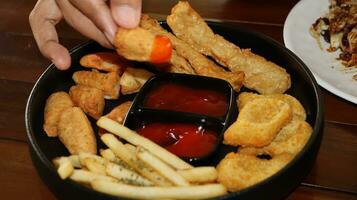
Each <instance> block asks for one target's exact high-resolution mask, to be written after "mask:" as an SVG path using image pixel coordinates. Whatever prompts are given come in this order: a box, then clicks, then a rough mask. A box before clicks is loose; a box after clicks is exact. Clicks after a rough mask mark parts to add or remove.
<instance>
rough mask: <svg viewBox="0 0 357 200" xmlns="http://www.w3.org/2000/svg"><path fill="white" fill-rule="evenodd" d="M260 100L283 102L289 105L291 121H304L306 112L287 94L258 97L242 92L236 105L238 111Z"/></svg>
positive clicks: (297, 101)
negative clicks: (249, 103) (269, 99)
mask: <svg viewBox="0 0 357 200" xmlns="http://www.w3.org/2000/svg"><path fill="white" fill-rule="evenodd" d="M260 98H273V99H278V100H282V101H285V102H286V103H287V104H289V105H290V107H291V109H292V110H293V119H298V120H303V121H304V120H305V119H306V112H305V109H304V107H303V106H302V105H301V103H300V102H299V100H297V99H296V98H295V97H293V96H291V95H288V94H266V95H259V94H256V93H252V92H242V93H240V94H239V96H238V100H237V104H238V108H239V110H242V109H243V107H244V105H245V104H247V103H248V102H250V101H252V100H254V99H260Z"/></svg>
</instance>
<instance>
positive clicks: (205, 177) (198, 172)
mask: <svg viewBox="0 0 357 200" xmlns="http://www.w3.org/2000/svg"><path fill="white" fill-rule="evenodd" d="M177 173H178V174H180V175H181V176H182V177H184V178H185V179H186V180H187V181H189V182H191V183H209V182H214V181H216V179H217V176H218V174H217V170H216V168H215V167H195V168H193V169H185V170H177Z"/></svg>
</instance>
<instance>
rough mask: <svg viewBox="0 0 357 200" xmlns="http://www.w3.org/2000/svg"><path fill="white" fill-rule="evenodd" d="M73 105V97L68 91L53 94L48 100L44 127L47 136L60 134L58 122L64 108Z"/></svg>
mask: <svg viewBox="0 0 357 200" xmlns="http://www.w3.org/2000/svg"><path fill="white" fill-rule="evenodd" d="M71 107H73V102H72V100H71V97H70V96H69V95H68V94H67V93H66V92H56V93H53V94H51V96H49V97H48V99H47V101H46V106H45V113H44V124H43V129H44V130H45V132H46V134H47V136H49V137H56V136H57V135H58V133H57V132H58V130H57V124H58V121H59V118H60V116H61V114H62V112H63V111H64V110H66V109H67V108H71Z"/></svg>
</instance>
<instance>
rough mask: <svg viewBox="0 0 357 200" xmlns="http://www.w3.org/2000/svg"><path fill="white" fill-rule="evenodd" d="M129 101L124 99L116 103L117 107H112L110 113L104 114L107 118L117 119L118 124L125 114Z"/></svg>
mask: <svg viewBox="0 0 357 200" xmlns="http://www.w3.org/2000/svg"><path fill="white" fill-rule="evenodd" d="M131 103H132V101H126V102H124V103H122V104H120V105H118V106H117V107H115V108H113V110H112V111H110V113H108V114H107V115H105V116H106V117H108V118H109V119H112V120H114V121H117V122H118V123H120V124H123V122H124V119H125V116H126V114H127V113H128V111H129V109H130V106H131Z"/></svg>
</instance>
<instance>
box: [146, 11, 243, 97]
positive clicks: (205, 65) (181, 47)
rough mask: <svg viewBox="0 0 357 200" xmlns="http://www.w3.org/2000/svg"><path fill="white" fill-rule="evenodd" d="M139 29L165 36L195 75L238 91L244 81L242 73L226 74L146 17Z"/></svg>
mask: <svg viewBox="0 0 357 200" xmlns="http://www.w3.org/2000/svg"><path fill="white" fill-rule="evenodd" d="M140 27H142V28H144V29H146V30H149V31H151V32H153V33H155V34H161V35H165V36H167V37H169V38H170V40H171V42H172V44H173V46H174V48H175V50H176V53H177V54H178V55H179V56H181V57H183V58H185V59H186V60H187V61H188V62H189V63H190V64H191V66H192V68H193V69H194V71H195V73H196V74H198V75H202V76H211V77H215V78H220V79H223V80H226V81H228V82H229V83H230V84H231V85H232V87H233V88H234V89H235V90H236V91H239V89H240V88H241V86H242V83H243V80H244V73H243V72H241V71H238V70H236V71H235V72H228V71H226V70H224V69H223V68H221V67H219V66H218V65H216V64H215V63H214V62H213V61H212V60H210V59H208V58H206V57H205V56H204V55H202V54H201V53H199V52H198V51H196V50H194V49H192V48H191V47H190V46H189V45H188V44H186V43H185V42H184V41H182V40H180V39H178V38H176V37H175V36H174V35H173V34H171V33H169V32H167V31H166V30H165V29H163V28H162V27H161V26H160V24H159V23H158V22H157V21H156V20H155V19H152V18H150V17H149V16H147V15H143V16H142V18H141V21H140Z"/></svg>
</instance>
